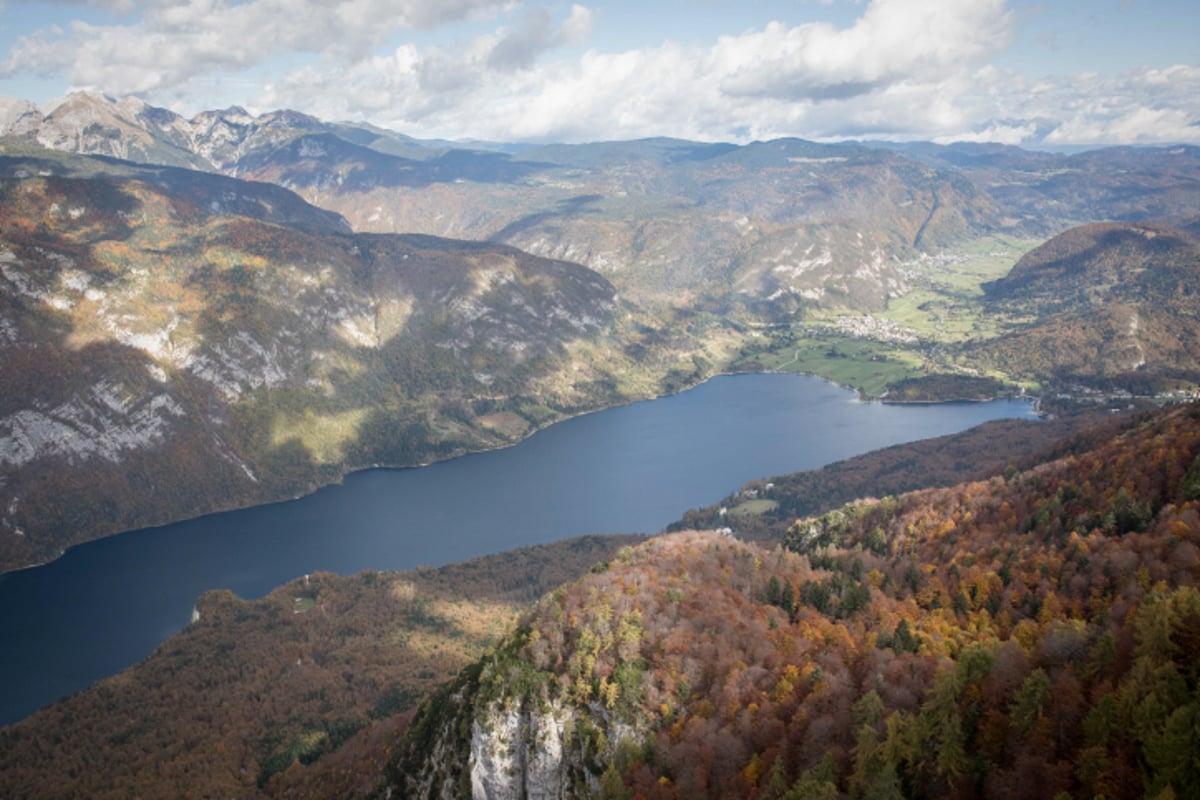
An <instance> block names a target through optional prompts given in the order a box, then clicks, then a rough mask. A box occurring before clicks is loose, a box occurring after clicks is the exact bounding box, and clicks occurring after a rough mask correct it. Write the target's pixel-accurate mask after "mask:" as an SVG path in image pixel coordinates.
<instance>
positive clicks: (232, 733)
mask: <svg viewBox="0 0 1200 800" xmlns="http://www.w3.org/2000/svg"><path fill="white" fill-rule="evenodd" d="M1102 420H1103V427H1102V428H1100V429H1091V428H1088V429H1087V430H1088V432H1086V433H1081V431H1080V426H1081V425H1082V424H1083V421H1082V418H1080V419H1074V420H1071V419H1057V420H1052V421H1048V422H1035V421H1029V420H1024V421H1015V420H1014V421H1007V422H1003V423H998V424H992V425H988V426H985V428H984V429H983V430H975V431H965V432H963V433H960V434H955V435H953V436H948V437H942V438H940V439H938V440H937V441H935V442H931V443H921V442H917V443H912V444H908V445H900V446H897V447H893V448H888V449H887V450H885V451H881V452H880V453H877V454H874V458H875V460H876V461H875V463H871V459H872V456H864V457H860V458H855V459H852V460H850V461H847V462H844V463H842V464H838V465H831V466H830V467H827V468H824V469H821V470H815V471H811V472H807V473H800V474H798V475H794V476H783V477H781V478H779V479H777V481H778V482H777V484H776V488H774V489H772V490H770V492H771V496H772V497H773V498H775V499H776V500H778V502H779V503H780V506H781V507H788V508H800V507H804V508H807V509H809V511H810V513H817V514H820V513H824V512H828V511H831V510H833V509H836V508H838V507H839V506H840V505H841V502H840V501H839V500H838V499H837V495H836V492H837V489H834V490H833V494H831V492H830V491H828V487H834V486H839V485H840V484H842V483H844V482H846V481H848V480H850V481H852V480H855V479H858V481H859V482H858V483H857V484H856V485H857V487H858V490H859V493H860V494H861V493H863V492H866V493H870V492H871V491H872V488H871V487H872V486H873V485H874V486H877V487H880V488H879V489H877V490H876V491H879V492H882V491H887V490H888V489H887V487H888V486H889V485H890V484H889V480H891V481H894V480H895V479H897V478H901V479H902V478H903V477H907V478H908V479H910V480H920V479H921V477H922V476H925V477H928V478H929V479H930V480H940V481H941V482H942V483H944V484H950V485H953V484H954V483H955V482H956V481H954V480H951V479H950V477H949V476H951V475H953V474H955V473H957V474H959V475H960V476H971V477H985V478H990V477H991V476H993V475H999V474H1002V473H1005V472H1007V474H1009V475H1014V476H1015V475H1017V474H1018V470H1017V468H1016V466H1014V465H1016V464H1030V465H1035V464H1040V463H1042V462H1044V461H1045V457H1044V456H1043V457H1041V458H1039V457H1037V455H1036V454H1038V453H1043V452H1051V453H1053V457H1055V458H1059V457H1063V456H1066V455H1074V456H1076V457H1077V456H1078V455H1080V454H1083V453H1086V452H1088V451H1089V450H1092V449H1094V448H1095V447H1096V446H1097V443H1102V442H1106V441H1109V440H1110V439H1112V438H1113V436H1114V435H1116V434H1118V433H1120V432H1121V431H1123V430H1124V429H1126V428H1128V427H1129V425H1130V424H1131V422H1132V421H1134V418H1132V417H1129V416H1124V415H1118V416H1111V415H1108V414H1104V415H1103V416H1102ZM1094 421H1095V418H1093V422H1094ZM1064 437H1065V438H1064ZM972 452H974V453H977V454H978V455H977V456H976V457H975V458H971V457H970V455H969V454H970V453H972ZM947 453H950V454H956V455H952V456H951V457H950V458H949V460H948V459H947V456H946V454H947ZM1006 466H1007V467H1008V469H1007V470H1006V469H1005V468H1006ZM898 471H902V472H903V476H900V475H898V474H897V472H898ZM814 487H816V489H817V490H814ZM820 487H827V490H826V491H820V490H819V489H820ZM760 488H761V487H760ZM851 496H860V495H851ZM794 520H795V516H794V515H793V516H792V517H791V519H790V520H789V521H788V523H787V524H784V525H782V526H781V528H782V530H783V531H786V529H787V528H788V527H790V525H791V523H792V522H794ZM745 523H746V520H745V518H739V519H738V521H737V522H736V523H735V524H737V525H738V526H739V531H741V530H742V529H743V526H744V525H745ZM780 540H781V539H780V535H775V536H774V537H773V538H767V539H764V540H763V543H762V545H761V547H760V548H756V550H755V552H758V553H760V554H768V553H770V551H771V549H773V548H775V547H777V546H778V543H779V541H780ZM640 541H641V538H640V537H584V538H581V539H575V540H569V541H565V542H561V543H555V544H553V545H545V546H537V547H530V548H523V549H521V550H518V551H514V552H511V553H506V554H501V555H497V556H489V557H487V558H481V559H476V560H473V561H471V562H467V563H464V564H459V565H452V566H449V567H445V568H440V569H437V570H431V569H418V570H416V571H414V572H411V573H403V574H401V573H387V572H384V573H376V572H370V571H368V572H365V573H362V574H359V575H356V576H349V577H339V576H335V575H330V574H314V575H310V576H308V577H307V578H297V579H296V580H293V581H290V582H289V583H288V584H287V585H285V586H281V587H279V589H277V590H276V591H274V592H272V593H271V594H270V595H268V596H267V597H265V598H262V599H261V600H255V601H243V600H239V599H237V598H235V597H233V596H231V595H230V594H229V593H228V592H223V591H219V592H211V593H208V594H206V595H204V596H203V597H202V598H201V599H200V601H199V602H198V604H197V612H198V616H199V618H198V619H197V620H196V621H195V622H193V623H192V624H191V625H190V626H188V627H187V628H186V629H185V630H184V631H183V632H181V633H180V634H178V635H176V636H173V637H171V638H170V639H169V640H167V641H166V642H164V643H163V645H162V646H161V647H159V648H158V649H157V650H156V651H155V653H153V654H152V655H151V656H149V657H148V658H147V659H146V660H145V661H144V662H142V663H141V664H139V665H136V666H134V667H131V668H130V669H129V670H127V671H126V672H124V673H122V674H121V675H118V676H114V677H113V678H111V679H108V680H105V681H101V682H99V683H97V684H96V685H94V686H92V687H89V688H88V689H85V690H83V691H81V692H78V693H76V694H74V695H72V696H71V697H69V698H66V699H64V700H63V701H61V702H59V703H56V704H54V705H53V706H50V707H48V708H46V709H43V710H42V711H39V712H37V713H35V714H33V715H31V716H30V717H28V718H27V719H25V720H22V721H21V722H19V723H16V724H14V725H12V726H11V727H10V728H8V729H7V730H4V731H0V794H3V795H5V796H9V795H14V796H30V797H37V796H63V795H64V794H71V793H74V794H77V795H81V794H86V795H87V796H89V797H105V796H122V795H124V794H128V793H130V792H135V793H137V794H138V795H140V796H161V795H173V794H176V793H179V792H183V793H184V794H187V795H189V796H225V797H233V796H269V797H349V796H362V795H364V794H367V795H369V794H372V793H373V792H376V791H377V790H379V791H382V790H381V789H380V784H381V782H382V781H383V772H384V767H385V764H386V763H387V761H388V760H389V758H390V757H391V756H390V754H391V753H392V752H393V751H394V750H395V748H396V746H397V744H398V743H399V741H400V738H401V737H402V735H403V734H404V731H405V730H406V729H407V726H408V725H409V723H410V722H411V719H412V715H413V712H414V710H415V708H416V706H417V705H418V703H419V702H420V701H421V699H422V698H424V697H426V696H429V695H430V694H431V693H433V692H434V691H436V690H437V689H438V688H439V687H440V686H442V685H443V684H445V683H446V682H447V681H448V680H449V679H451V678H453V677H454V676H455V675H456V674H457V673H458V671H459V670H460V669H462V668H464V667H467V666H469V665H470V664H471V663H472V662H473V661H475V660H476V659H478V658H479V657H480V656H481V655H483V654H484V653H485V652H486V648H487V647H489V646H492V645H495V644H497V643H499V642H500V641H501V640H502V639H503V638H504V637H505V636H506V635H507V634H508V633H509V632H510V631H511V629H512V626H513V625H514V624H515V622H516V620H517V618H518V616H519V615H520V614H521V613H522V612H524V611H526V610H528V608H529V607H530V606H531V604H533V603H535V602H536V601H537V600H538V599H539V598H540V597H541V596H542V595H544V594H546V593H547V592H552V591H554V590H555V589H556V588H557V587H559V586H560V585H561V584H563V583H566V582H570V581H574V580H575V579H576V578H578V577H579V576H581V575H583V574H584V573H585V572H586V571H587V570H588V569H589V568H594V570H595V571H596V572H597V573H598V574H599V573H601V572H602V571H608V572H612V571H614V570H615V569H619V565H618V562H616V561H614V559H616V558H617V557H618V554H619V553H621V551H622V548H625V547H629V546H634V545H637V544H638V543H639V542H640ZM720 541H726V540H725V539H721V540H720ZM628 555H629V554H626V557H627V556H628ZM761 557H764V558H766V557H769V556H766V555H763V556H761ZM565 591H566V589H564V590H563V592H564V593H565ZM297 659H299V660H300V661H301V663H299V664H297V663H296V662H297ZM347 676H349V677H347ZM97 760H98V761H99V763H101V764H103V765H105V766H103V767H92V768H85V767H84V766H83V765H84V764H88V763H96V762H97Z"/></svg>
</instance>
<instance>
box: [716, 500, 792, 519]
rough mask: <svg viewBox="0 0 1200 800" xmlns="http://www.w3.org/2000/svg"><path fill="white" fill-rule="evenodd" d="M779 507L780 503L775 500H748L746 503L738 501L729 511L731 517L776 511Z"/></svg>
mask: <svg viewBox="0 0 1200 800" xmlns="http://www.w3.org/2000/svg"><path fill="white" fill-rule="evenodd" d="M778 507H779V503H777V502H775V501H774V500H764V499H762V498H759V499H757V500H747V501H746V502H744V503H738V504H737V505H736V506H734V507H733V508H731V509H729V511H728V512H727V513H728V514H729V516H731V517H755V516H758V515H759V514H765V513H767V512H768V511H774V510H775V509H776V508H778Z"/></svg>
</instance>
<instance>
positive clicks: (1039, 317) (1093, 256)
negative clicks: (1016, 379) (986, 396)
mask: <svg viewBox="0 0 1200 800" xmlns="http://www.w3.org/2000/svg"><path fill="white" fill-rule="evenodd" d="M1197 286H1200V239H1198V238H1197V237H1196V236H1194V235H1192V234H1189V233H1186V232H1184V231H1180V230H1176V229H1173V228H1168V227H1165V226H1162V225H1152V224H1147V223H1116V222H1114V223H1101V224H1095V225H1086V226H1081V227H1078V228H1072V229H1070V230H1068V231H1066V232H1064V233H1062V234H1060V235H1058V236H1056V237H1054V238H1053V239H1051V240H1050V241H1048V242H1046V243H1045V244H1043V245H1041V246H1040V247H1038V248H1036V249H1034V250H1032V251H1031V252H1029V253H1027V254H1026V255H1025V256H1024V257H1022V258H1021V260H1020V261H1018V262H1017V264H1016V265H1015V266H1014V267H1013V268H1012V270H1011V271H1010V272H1009V274H1008V275H1007V276H1005V277H1004V278H1002V279H1000V280H997V281H993V282H992V283H989V284H986V285H985V286H984V300H985V308H986V310H987V313H989V314H992V315H994V316H995V317H997V318H1000V319H1006V320H1009V321H1010V323H1011V324H1010V326H1009V330H1008V332H1006V333H1005V334H1004V335H1002V336H1000V337H998V338H996V339H993V340H990V341H987V342H983V343H981V344H978V345H977V346H976V347H975V348H974V353H975V355H976V357H977V358H979V359H980V360H982V361H984V362H985V363H991V364H993V365H995V366H996V367H998V368H999V369H1002V370H1004V371H1005V372H1007V373H1008V374H1010V375H1017V376H1027V377H1028V376H1036V377H1039V378H1042V379H1046V380H1053V381H1055V382H1056V383H1058V384H1059V385H1064V384H1072V383H1079V384H1084V385H1090V386H1100V387H1111V386H1119V387H1123V388H1126V389H1131V390H1135V391H1139V393H1145V392H1147V391H1152V390H1156V389H1157V390H1163V389H1167V390H1169V389H1172V388H1174V387H1175V386H1177V385H1178V384H1181V383H1191V384H1194V383H1197V382H1200V360H1197V354H1200V321H1198V319H1200V317H1198V314H1200V295H1198V294H1197Z"/></svg>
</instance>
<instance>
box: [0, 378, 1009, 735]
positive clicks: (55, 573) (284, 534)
mask: <svg viewBox="0 0 1200 800" xmlns="http://www.w3.org/2000/svg"><path fill="white" fill-rule="evenodd" d="M1032 415H1033V411H1032V406H1031V404H1029V403H1027V402H1023V401H1015V400H1014V401H995V402H990V403H949V404H937V405H919V406H890V405H882V404H878V403H863V402H859V401H858V400H857V398H856V395H855V394H854V393H853V392H850V391H848V390H845V389H841V388H839V387H836V386H833V385H831V384H829V383H826V382H824V381H821V380H819V379H816V378H811V377H806V376H800V375H737V376H723V377H719V378H715V379H713V380H711V381H709V382H708V383H705V384H703V385H701V386H699V387H696V388H695V389H692V390H690V391H687V392H684V393H682V394H678V395H674V396H672V397H666V398H662V399H659V400H653V401H648V402H644V403H636V404H633V405H630V406H624V407H621V408H614V409H609V410H606V411H601V412H597V413H595V414H589V415H586V416H582V417H576V418H574V419H571V420H567V421H565V422H562V423H559V424H557V425H554V426H552V427H550V428H547V429H546V430H543V431H540V432H539V433H537V434H535V435H534V436H531V437H530V438H529V439H526V440H525V441H523V442H521V443H520V444H518V445H515V446H513V447H510V448H507V449H504V450H496V451H492V452H488V453H479V454H475V455H469V456H464V457H462V458H457V459H454V460H451V461H446V462H442V463H438V464H433V465H431V466H428V467H423V468H420V469H407V470H383V469H379V470H369V471H365V472H360V473H356V474H353V475H350V476H348V477H347V478H346V480H345V481H344V482H343V483H342V484H340V485H337V486H330V487H328V488H325V489H322V490H320V491H318V492H316V493H314V494H312V495H309V496H307V497H304V498H301V499H299V500H294V501H290V502H286V503H276V504H272V505H265V506H258V507H255V508H249V509H245V510H241V511H231V512H226V513H221V514H212V515H209V516H206V517H201V518H199V519H194V520H188V521H185V522H180V523H176V524H173V525H167V526H165V527H161V528H151V529H146V530H141V531H133V532H130V533H125V534H121V535H120V536H116V537H112V538H108V539H103V540H101V541H97V542H91V543H89V544H86V545H82V546H80V547H76V548H73V549H71V550H70V551H68V552H67V553H66V554H65V555H64V556H63V557H62V558H60V559H58V560H57V561H55V562H53V563H51V564H47V565H45V566H42V567H38V568H35V569H30V570H23V571H21V572H16V573H11V574H9V575H4V576H0V725H3V724H6V723H10V722H13V721H15V720H18V719H21V718H22V717H24V716H26V715H28V714H29V713H31V712H32V711H34V710H36V709H37V708H39V707H41V706H43V705H46V704H47V703H50V702H52V701H54V700H55V699H57V698H59V697H61V696H63V695H65V694H68V693H70V692H73V691H76V690H78V689H82V688H84V687H86V686H87V685H89V684H90V683H92V682H94V681H96V680H98V679H99V678H102V677H105V676H107V675H111V674H113V673H115V672H118V671H120V670H121V669H124V668H125V667H127V666H129V665H131V664H133V663H136V662H137V661H139V660H141V659H142V658H144V657H146V656H147V655H149V654H150V653H151V652H152V651H153V650H154V648H155V647H156V646H157V645H158V644H159V643H160V642H161V641H162V640H163V639H165V638H166V637H168V636H170V635H171V634H172V633H174V632H176V631H178V630H179V629H180V628H182V627H183V626H184V625H186V624H187V623H188V621H189V619H190V617H191V613H192V608H193V606H194V605H195V601H196V598H197V597H198V596H199V595H200V594H201V593H202V592H204V591H206V590H208V589H214V588H226V589H232V590H233V591H234V592H236V593H237V594H238V595H240V596H242V597H245V598H253V597H260V596H262V595H264V594H266V593H267V592H268V591H270V590H271V589H272V588H274V587H275V586H278V585H280V584H282V583H285V582H287V581H288V580H291V579H292V578H294V577H296V576H298V575H303V574H305V573H309V572H316V571H319V570H324V571H333V572H339V573H342V574H350V573H353V572H357V571H359V570H362V569H368V568H369V569H378V570H387V569H409V568H412V567H415V566H418V565H422V564H428V565H434V566H437V565H441V564H446V563H450V562H453V561H460V560H463V559H467V558H471V557H474V556H478V555H483V554H486V553H495V552H500V551H503V550H508V549H512V548H515V547H520V546H522V545H527V544H536V543H541V542H548V541H553V540H555V539H561V538H565V537H569V536H576V535H579V534H584V533H627V532H643V533H654V532H657V531H659V530H661V529H662V528H663V527H664V526H665V525H667V524H668V523H670V522H672V521H673V520H675V519H678V518H679V517H680V516H681V515H682V514H683V512H684V511H686V510H687V509H689V508H693V507H697V506H702V505H708V504H710V503H714V502H716V501H717V500H719V499H720V498H722V497H724V496H725V495H727V494H729V493H730V492H732V491H734V490H735V489H737V488H739V487H740V486H741V485H742V484H744V483H746V482H747V481H750V480H753V479H755V478H761V477H769V476H772V475H778V474H782V473H787V472H795V471H798V470H804V469H813V468H816V467H820V466H823V465H825V464H828V463H830V462H833V461H837V460H840V459H844V458H848V457H850V456H853V455H857V454H859V453H864V452H867V451H869V450H875V449H878V448H880V447H886V446H888V445H892V444H897V443H900V442H906V441H913V440H916V439H924V438H928V437H932V436H940V435H943V434H946V433H952V432H955V431H959V430H964V429H966V428H969V427H972V426H974V425H977V424H979V423H981V422H984V421H986V420H990V419H998V418H1002V417H1028V416H1032Z"/></svg>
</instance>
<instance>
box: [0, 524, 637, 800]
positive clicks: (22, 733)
mask: <svg viewBox="0 0 1200 800" xmlns="http://www.w3.org/2000/svg"><path fill="white" fill-rule="evenodd" d="M638 541H640V537H633V536H610V537H599V536H591V537H583V538H580V539H572V540H567V541H563V542H556V543H554V544H549V545H538V546H535V547H528V548H523V549H520V550H516V551H513V552H510V553H504V554H500V555H495V556H488V557H484V558H479V559H475V560H473V561H468V562H465V563H462V564H455V565H452V566H448V567H442V568H439V569H428V568H426V569H418V570H416V571H414V572H407V573H391V572H384V573H379V572H364V573H360V574H358V575H355V576H340V575H334V574H331V573H315V574H312V575H308V576H305V577H302V578H297V579H296V580H294V581H291V582H289V583H288V584H286V585H284V586H280V587H279V588H278V589H276V590H275V591H273V592H271V593H270V594H269V595H267V596H266V597H263V598H261V599H258V600H253V601H247V600H242V599H239V598H237V597H235V596H234V595H233V594H232V593H230V592H228V591H224V590H222V591H213V592H208V593H206V594H205V595H203V596H201V597H200V599H199V600H198V601H197V605H196V613H197V618H196V619H195V621H193V622H192V624H191V625H189V626H188V627H187V628H185V629H184V630H183V631H181V632H180V633H178V634H177V635H175V636H172V637H171V638H170V639H168V640H167V641H166V642H164V643H163V645H162V646H161V647H159V648H158V650H156V651H155V652H154V653H153V654H152V655H150V656H149V657H148V658H147V659H146V660H145V661H143V662H142V663H140V664H138V665H135V666H133V667H131V668H129V669H128V670H126V671H125V672H123V673H121V674H120V675H117V676H114V677H112V678H109V679H107V680H104V681H100V682H99V683H97V684H95V685H94V686H91V687H89V688H88V689H86V690H84V691H82V692H78V693H76V694H74V695H72V696H71V697H69V698H66V699H65V700H63V701H62V702H60V703H57V704H55V705H54V706H51V707H49V708H47V709H44V710H42V711H39V712H37V713H35V714H33V715H32V716H30V717H28V718H27V719H25V720H24V721H22V722H20V723H18V724H16V725H14V726H11V727H6V728H0V795H3V796H4V797H6V798H17V797H27V798H34V797H46V798H50V797H56V798H62V797H89V798H95V800H99V799H100V798H117V797H128V796H131V795H132V796H137V797H262V796H263V795H264V794H267V793H270V794H272V795H275V796H282V794H283V793H282V792H276V791H274V788H275V787H279V786H281V785H283V784H284V780H283V779H284V778H287V777H291V778H292V779H293V780H294V779H295V778H296V777H297V776H296V774H295V773H304V775H305V778H306V780H309V781H316V780H317V777H316V776H314V775H309V774H308V773H313V772H317V771H318V770H319V771H320V772H322V773H323V774H322V776H321V777H320V781H322V782H323V783H317V784H316V785H313V788H312V789H311V790H310V791H306V792H304V793H303V795H302V796H308V797H321V796H323V797H338V796H348V795H349V794H351V793H354V794H361V793H362V791H363V790H364V787H365V789H366V790H370V789H372V788H374V786H375V785H377V784H378V782H379V773H380V771H381V770H382V761H379V763H377V764H376V766H375V767H374V768H372V767H371V766H370V760H371V759H372V758H375V759H382V757H383V756H382V753H381V752H377V751H379V750H381V749H384V748H386V747H387V745H388V742H390V741H391V740H393V739H394V738H395V737H396V736H397V735H398V731H402V730H403V728H404V725H405V724H406V722H407V719H408V718H409V717H411V715H412V709H413V708H414V707H415V706H416V704H417V702H418V701H419V700H420V698H421V697H423V696H424V695H425V694H427V693H428V692H430V691H432V690H433V689H434V688H436V687H437V686H438V685H440V684H441V683H443V682H445V681H446V680H448V679H449V678H451V677H453V676H454V675H455V674H457V672H458V671H459V670H460V669H462V667H464V666H465V665H467V664H469V663H470V662H471V661H473V660H474V659H476V658H478V657H479V656H480V655H482V653H483V652H485V651H486V649H487V647H489V646H490V645H492V644H494V643H495V642H496V641H497V640H498V639H499V638H500V637H502V636H503V635H504V633H505V632H506V630H507V628H508V627H509V625H510V624H511V622H512V620H513V619H515V618H516V616H517V614H518V613H520V611H521V610H522V609H524V608H526V607H527V606H528V605H529V604H530V603H532V602H534V601H535V600H536V599H537V598H538V597H540V596H541V595H542V594H544V593H546V592H548V591H551V590H552V589H554V587H556V586H557V585H559V584H561V583H563V582H566V581H571V580H574V579H575V578H577V577H578V576H579V575H582V574H584V573H585V572H586V571H587V569H588V568H589V567H590V566H591V565H592V564H594V563H596V562H597V561H605V560H608V559H610V558H612V557H613V555H614V554H615V553H616V552H617V551H618V550H619V549H620V548H621V547H623V546H628V545H629V544H635V543H637V542H638ZM358 759H362V761H361V763H360V762H358ZM347 760H353V761H354V763H353V771H352V772H349V773H348V772H347V770H346V769H345V766H346V764H345V762H346V761H347ZM294 761H295V762H296V765H295V767H294V768H293V769H292V770H291V772H290V773H289V772H288V768H289V767H291V766H292V764H293V762H294ZM302 764H305V765H307V764H312V768H311V769H308V770H304V769H302V767H301V765H302ZM335 765H336V766H335ZM331 784H332V785H331ZM310 785H312V784H310ZM335 787H336V788H335Z"/></svg>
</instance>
